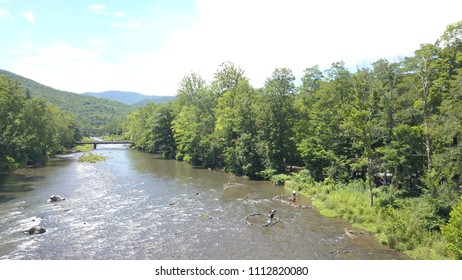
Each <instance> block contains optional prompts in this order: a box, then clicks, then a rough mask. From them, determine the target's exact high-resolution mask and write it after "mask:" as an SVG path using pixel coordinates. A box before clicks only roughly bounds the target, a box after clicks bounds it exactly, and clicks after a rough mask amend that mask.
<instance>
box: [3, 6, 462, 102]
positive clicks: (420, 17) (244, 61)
mask: <svg viewBox="0 0 462 280" xmlns="http://www.w3.org/2000/svg"><path fill="white" fill-rule="evenodd" d="M461 11H462V1H460V0H438V1H428V0H420V1H406V0H387V1H381V0H380V1H371V0H369V1H360V0H322V1H319V0H317V1H309V0H305V1H302V0H300V1H295V0H280V1H271V0H229V1H228V0H223V1H220V0H197V1H194V0H189V1H180V0H173V1H167V0H165V1H164V0H157V1H145V0H138V1H126V0H125V1H123V0H117V1H115V0H112V1H109V0H101V1H95V0H91V1H87V0H75V1H74V0H73V1H63V0H40V1H35V0H30V1H28V0H22V1H20V0H0V34H1V35H0V36H1V37H0V42H1V43H0V69H5V70H8V71H12V72H14V73H16V74H19V75H22V76H25V77H27V78H30V79H33V80H35V81H37V82H40V83H43V84H45V85H48V86H51V87H54V88H57V89H60V90H66V91H71V92H77V93H81V92H86V91H93V92H97V91H105V90H126V91H137V92H141V93H143V94H150V95H154V94H155V95H174V94H176V91H177V89H178V84H179V82H180V81H181V79H182V78H183V77H184V76H185V75H188V74H189V73H191V72H197V73H199V74H200V75H201V76H202V77H203V78H205V79H206V80H208V81H210V80H211V79H212V78H213V74H214V73H215V72H216V71H217V69H218V68H219V65H220V63H222V62H224V61H231V62H233V63H234V64H235V65H237V66H240V67H242V68H243V69H244V70H245V72H246V75H247V77H248V78H250V82H251V84H252V85H253V86H255V87H261V86H263V84H264V81H265V79H266V78H267V77H269V76H271V73H272V72H273V70H274V69H275V68H277V67H287V68H290V69H292V71H293V73H294V74H295V76H296V77H297V78H300V77H301V76H302V73H303V69H305V68H307V67H312V66H314V65H319V66H320V68H321V69H327V68H329V67H330V66H331V64H332V63H333V62H337V61H341V60H343V61H344V62H345V63H346V64H347V66H348V67H351V68H352V69H353V68H354V67H355V65H367V64H368V63H371V62H373V61H375V60H377V59H380V58H387V59H389V60H392V61H394V60H397V59H398V57H400V56H406V55H410V54H412V53H413V51H415V50H416V49H418V48H419V45H420V44H421V43H434V42H435V41H436V39H438V38H439V37H440V36H441V34H442V33H443V32H444V30H445V28H446V26H447V25H448V24H451V23H455V22H457V21H460V20H462V12H461Z"/></svg>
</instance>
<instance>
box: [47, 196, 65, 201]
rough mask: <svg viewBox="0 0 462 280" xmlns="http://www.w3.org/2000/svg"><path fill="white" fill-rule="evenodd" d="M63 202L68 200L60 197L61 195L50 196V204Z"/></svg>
mask: <svg viewBox="0 0 462 280" xmlns="http://www.w3.org/2000/svg"><path fill="white" fill-rule="evenodd" d="M63 200H66V199H65V198H64V197H62V196H60V195H55V194H54V195H52V196H50V198H49V199H48V202H57V201H63Z"/></svg>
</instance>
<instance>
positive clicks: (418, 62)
mask: <svg viewBox="0 0 462 280" xmlns="http://www.w3.org/2000/svg"><path fill="white" fill-rule="evenodd" d="M437 58H438V48H437V47H436V46H435V45H432V44H423V45H421V47H420V49H419V50H417V51H416V52H415V55H414V57H412V58H409V59H408V61H407V62H408V65H409V67H410V69H411V70H412V71H414V73H415V75H416V76H417V77H418V81H419V83H420V88H418V87H417V86H415V89H416V90H418V91H419V92H420V93H421V99H420V100H419V101H420V103H421V104H418V106H420V107H421V109H422V111H423V113H422V117H423V127H424V133H425V148H426V156H427V170H428V171H430V170H431V169H432V155H433V147H432V141H431V135H430V125H429V122H430V115H431V114H432V109H433V108H436V107H437V105H439V104H432V101H434V100H438V99H439V98H438V97H437V96H436V95H437V94H439V92H432V91H431V90H430V89H431V87H432V83H433V82H434V80H435V78H436V75H437V68H436V66H437V64H436V60H437ZM432 105H433V106H432Z"/></svg>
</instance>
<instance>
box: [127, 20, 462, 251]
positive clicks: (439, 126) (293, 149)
mask: <svg viewBox="0 0 462 280" xmlns="http://www.w3.org/2000/svg"><path fill="white" fill-rule="evenodd" d="M177 97H178V100H177V101H176V102H175V103H171V104H167V105H164V106H154V105H149V106H147V107H145V108H141V109H140V110H138V111H137V112H135V113H132V114H131V115H130V117H129V119H128V122H127V127H128V128H129V130H128V135H129V137H130V138H131V139H132V140H133V141H134V142H135V143H136V147H137V148H140V149H142V150H146V151H150V152H153V151H157V152H162V153H164V156H165V157H166V158H173V157H175V158H176V159H178V160H184V161H188V162H190V163H192V164H195V165H201V166H203V167H207V168H223V169H224V170H225V171H230V172H233V173H237V174H241V175H245V176H248V177H251V178H257V179H258V178H270V177H271V176H272V175H274V174H276V173H283V172H287V171H291V169H292V168H293V167H294V166H298V167H304V169H305V171H304V172H305V175H306V174H308V175H307V176H308V177H309V178H311V179H309V180H307V182H311V183H312V185H316V186H327V188H332V190H334V189H335V190H341V191H342V192H343V193H344V194H345V193H348V191H347V192H344V190H347V189H348V188H346V187H344V186H347V185H349V183H351V182H353V181H354V180H355V179H360V180H361V181H362V182H363V183H362V184H359V185H361V187H359V188H360V189H362V188H363V187H364V189H365V190H367V191H366V194H367V199H366V202H367V203H368V207H370V208H371V209H376V210H375V211H376V213H379V214H380V215H379V216H380V217H381V219H385V217H388V218H387V219H386V221H392V222H391V224H390V225H389V226H388V227H385V225H382V227H381V228H379V229H378V230H381V231H383V232H385V235H387V236H388V237H387V238H386V239H387V242H388V244H389V245H393V244H394V246H395V247H397V248H398V249H403V250H407V249H412V248H410V247H408V248H404V247H400V245H399V244H401V243H400V242H405V243H406V242H407V243H406V244H408V245H409V244H412V243H416V244H417V243H419V242H423V238H421V236H423V235H426V234H427V235H428V234H430V235H431V234H435V233H437V234H438V233H439V232H440V228H441V227H442V226H443V225H444V224H445V223H446V222H447V221H448V219H449V217H450V212H451V210H452V209H453V207H454V206H455V205H454V204H455V202H456V201H457V198H458V197H459V196H460V194H461V189H460V187H459V186H461V185H462V141H461V137H462V104H461V102H462V22H458V23H456V24H452V25H449V26H448V27H447V30H446V31H445V32H444V34H443V35H442V36H441V38H440V39H438V40H437V41H436V42H435V44H423V45H421V47H420V48H419V49H418V50H416V51H415V53H414V55H413V56H410V57H406V58H404V59H402V60H400V61H397V62H390V61H388V60H385V59H381V60H378V61H376V62H374V63H373V64H371V65H370V66H367V67H362V68H358V69H356V71H355V72H352V71H351V70H349V69H348V68H346V67H345V65H344V63H343V62H337V63H334V64H332V67H331V68H329V69H327V70H324V71H322V70H320V69H319V67H318V66H314V67H311V68H307V69H306V70H305V73H304V76H303V77H302V83H301V86H299V87H297V86H296V85H295V77H294V75H293V74H292V72H291V70H290V69H287V68H278V69H275V70H274V71H273V73H272V75H271V76H270V77H269V78H268V79H267V80H266V82H265V84H264V87H263V88H261V89H255V88H253V87H252V86H251V85H250V84H249V80H248V78H247V77H246V76H245V74H244V70H242V69H241V68H239V67H236V66H235V65H233V64H232V63H230V62H226V63H223V64H222V65H221V67H220V69H219V70H218V71H217V72H216V74H215V76H214V79H213V81H212V82H211V83H210V84H207V83H206V81H205V80H204V79H203V78H202V77H201V76H200V75H199V74H197V73H192V74H190V75H188V76H186V77H185V78H184V79H183V80H182V81H181V83H180V86H179V89H178V94H177ZM320 182H322V184H321V185H319V183H320ZM355 184H356V185H358V184H357V183H355ZM329 186H330V187H329ZM384 186H385V187H384ZM320 188H321V187H320ZM328 192H329V191H328ZM379 192H380V193H383V195H382V196H379V197H380V200H379V201H378V203H377V202H376V201H374V198H375V197H376V196H378V193H379ZM361 193H363V192H362V191H361ZM418 205H422V207H423V208H422V209H423V210H419V211H417V210H418ZM372 207H376V208H372ZM454 211H455V210H454ZM362 213H364V210H362ZM453 216H457V215H456V214H454V215H453ZM407 219H414V220H412V221H413V222H414V223H413V225H410V226H406V223H407V222H408V221H409V220H407ZM453 219H455V218H453ZM375 222H379V221H378V220H376V221H375ZM397 223H403V224H401V225H399V226H398V224H397ZM453 224H455V222H453ZM456 225H457V226H458V227H459V228H457V230H458V231H459V233H460V231H461V230H462V229H460V223H459V224H456ZM403 227H404V228H403ZM376 229H377V228H376ZM448 231H449V229H448ZM418 233H421V235H418ZM416 236H420V237H416ZM419 238H420V239H421V240H417V239H419ZM416 240H417V241H416ZM455 243H457V242H455ZM457 244H458V245H457ZM457 244H456V245H455V246H460V242H459V243H457ZM409 246H410V245H409ZM412 246H414V248H415V247H417V245H412ZM412 246H411V247H412ZM459 250H460V247H459Z"/></svg>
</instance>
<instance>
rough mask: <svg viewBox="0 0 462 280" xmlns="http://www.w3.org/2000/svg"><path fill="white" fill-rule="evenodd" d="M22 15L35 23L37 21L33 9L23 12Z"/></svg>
mask: <svg viewBox="0 0 462 280" xmlns="http://www.w3.org/2000/svg"><path fill="white" fill-rule="evenodd" d="M22 16H23V17H24V18H25V19H26V20H27V21H28V22H30V23H32V24H35V23H36V22H37V21H36V19H35V16H34V13H33V12H32V11H25V12H22Z"/></svg>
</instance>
